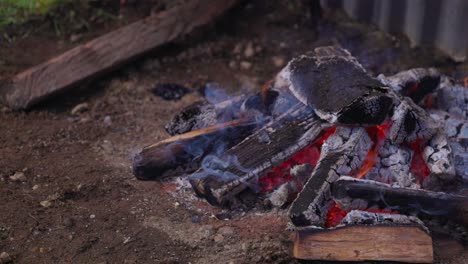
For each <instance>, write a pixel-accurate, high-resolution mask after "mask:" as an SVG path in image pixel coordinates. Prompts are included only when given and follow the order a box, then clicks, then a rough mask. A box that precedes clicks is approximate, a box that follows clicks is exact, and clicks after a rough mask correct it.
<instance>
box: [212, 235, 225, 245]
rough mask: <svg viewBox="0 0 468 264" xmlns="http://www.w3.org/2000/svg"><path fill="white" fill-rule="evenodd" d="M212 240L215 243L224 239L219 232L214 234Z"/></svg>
mask: <svg viewBox="0 0 468 264" xmlns="http://www.w3.org/2000/svg"><path fill="white" fill-rule="evenodd" d="M213 240H214V242H216V243H222V242H223V241H224V236H223V235H221V234H217V235H216V236H214V238H213Z"/></svg>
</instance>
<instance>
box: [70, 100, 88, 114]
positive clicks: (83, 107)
mask: <svg viewBox="0 0 468 264" xmlns="http://www.w3.org/2000/svg"><path fill="white" fill-rule="evenodd" d="M88 109H89V105H88V103H81V104H77V105H76V106H75V107H73V109H72V110H71V112H70V113H71V114H72V115H77V114H80V113H83V112H85V111H87V110H88Z"/></svg>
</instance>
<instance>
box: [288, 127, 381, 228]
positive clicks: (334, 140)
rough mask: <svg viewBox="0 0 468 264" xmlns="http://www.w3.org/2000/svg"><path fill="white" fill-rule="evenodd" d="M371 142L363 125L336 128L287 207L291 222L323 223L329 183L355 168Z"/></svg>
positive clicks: (318, 224)
mask: <svg viewBox="0 0 468 264" xmlns="http://www.w3.org/2000/svg"><path fill="white" fill-rule="evenodd" d="M371 145H372V142H371V140H370V138H369V136H368V135H367V133H366V131H365V129H364V128H347V127H339V128H337V130H336V132H335V134H333V135H332V136H331V137H330V138H328V139H327V140H326V141H325V143H324V144H323V146H322V153H321V154H320V159H319V161H318V163H317V166H316V168H315V170H314V172H313V173H312V175H311V176H310V178H309V180H308V181H307V183H306V184H305V186H304V188H303V189H302V191H301V192H300V193H299V194H298V196H297V198H296V200H295V201H294V202H293V203H292V205H291V207H290V208H289V212H288V216H289V218H290V220H291V223H292V224H293V225H295V226H309V225H316V226H324V222H325V218H326V217H325V215H326V212H327V211H328V209H329V206H330V204H331V202H332V199H331V198H332V197H331V193H330V184H331V183H332V182H334V181H336V180H338V178H339V177H340V176H341V175H344V174H347V173H350V172H351V171H356V170H357V169H359V168H360V166H361V164H362V161H363V160H364V157H365V155H366V153H367V152H368V150H369V148H370V147H371Z"/></svg>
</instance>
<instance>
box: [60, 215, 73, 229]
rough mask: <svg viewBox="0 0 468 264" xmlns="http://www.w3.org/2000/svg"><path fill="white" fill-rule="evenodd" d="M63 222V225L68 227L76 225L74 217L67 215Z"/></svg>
mask: <svg viewBox="0 0 468 264" xmlns="http://www.w3.org/2000/svg"><path fill="white" fill-rule="evenodd" d="M62 223H63V226H65V227H67V228H72V227H73V226H74V225H75V221H74V220H73V218H70V217H65V218H64V219H63V221H62Z"/></svg>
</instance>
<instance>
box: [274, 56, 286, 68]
mask: <svg viewBox="0 0 468 264" xmlns="http://www.w3.org/2000/svg"><path fill="white" fill-rule="evenodd" d="M271 60H272V61H273V65H275V67H277V68H281V67H283V66H284V65H285V59H284V58H283V57H281V56H273V57H272V58H271Z"/></svg>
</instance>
